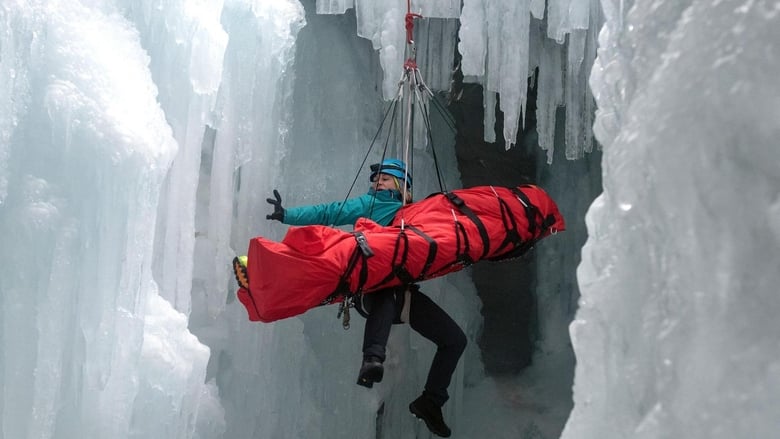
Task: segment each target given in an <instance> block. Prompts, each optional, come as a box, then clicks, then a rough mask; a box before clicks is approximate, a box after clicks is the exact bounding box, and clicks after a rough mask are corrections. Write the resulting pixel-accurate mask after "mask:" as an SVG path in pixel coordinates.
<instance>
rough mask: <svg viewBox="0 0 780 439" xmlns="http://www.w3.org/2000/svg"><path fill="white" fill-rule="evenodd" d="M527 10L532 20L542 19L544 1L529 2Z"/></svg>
mask: <svg viewBox="0 0 780 439" xmlns="http://www.w3.org/2000/svg"><path fill="white" fill-rule="evenodd" d="M529 9H530V10H531V15H533V16H534V18H536V19H539V20H541V19H543V18H544V0H531V5H530V6H529Z"/></svg>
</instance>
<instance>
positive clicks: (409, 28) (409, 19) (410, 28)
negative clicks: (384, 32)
mask: <svg viewBox="0 0 780 439" xmlns="http://www.w3.org/2000/svg"><path fill="white" fill-rule="evenodd" d="M415 18H422V15H420V14H412V13H411V12H407V13H406V44H409V43H411V42H412V37H413V36H414V35H413V34H414V19H415Z"/></svg>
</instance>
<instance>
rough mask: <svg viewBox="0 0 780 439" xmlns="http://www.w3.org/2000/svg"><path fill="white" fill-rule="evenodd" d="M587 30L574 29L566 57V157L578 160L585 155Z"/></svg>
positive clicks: (570, 35)
mask: <svg viewBox="0 0 780 439" xmlns="http://www.w3.org/2000/svg"><path fill="white" fill-rule="evenodd" d="M585 37H586V32H585V31H582V30H574V31H572V32H571V33H570V34H569V44H568V47H567V50H568V51H567V58H566V158H567V159H569V160H576V159H578V158H582V156H583V155H584V152H583V150H584V140H583V137H584V136H583V127H582V102H583V94H582V93H580V91H581V90H583V89H585V87H584V83H585V82H586V80H585V78H583V75H582V74H581V73H582V72H581V69H580V68H581V67H582V60H583V57H584V53H585Z"/></svg>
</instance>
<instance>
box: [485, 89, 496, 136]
mask: <svg viewBox="0 0 780 439" xmlns="http://www.w3.org/2000/svg"><path fill="white" fill-rule="evenodd" d="M483 93H484V98H483V101H484V106H485V117H484V119H483V120H484V125H485V142H488V143H494V142H495V141H496V94H495V93H493V92H492V91H489V90H487V89H484V91H483Z"/></svg>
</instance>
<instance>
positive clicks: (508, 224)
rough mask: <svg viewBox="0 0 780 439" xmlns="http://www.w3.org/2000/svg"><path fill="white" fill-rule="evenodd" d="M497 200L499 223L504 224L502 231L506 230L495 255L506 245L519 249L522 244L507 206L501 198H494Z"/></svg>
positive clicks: (513, 218) (515, 223)
mask: <svg viewBox="0 0 780 439" xmlns="http://www.w3.org/2000/svg"><path fill="white" fill-rule="evenodd" d="M496 199H497V200H498V206H499V209H500V210H501V222H502V223H504V229H505V230H506V237H505V238H504V241H503V242H501V245H499V246H498V249H496V250H495V253H496V254H500V253H501V250H502V249H503V248H504V247H506V246H507V245H510V244H513V246H514V247H515V248H516V247H519V246H521V245H522V244H523V240H522V239H521V238H520V233H518V231H517V222H516V221H515V217H514V215H512V210H511V209H510V208H509V205H508V204H507V203H506V201H504V200H503V199H502V198H501V197H498V196H496Z"/></svg>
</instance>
